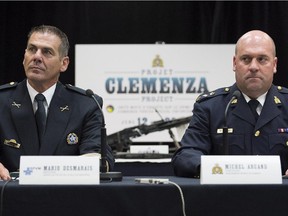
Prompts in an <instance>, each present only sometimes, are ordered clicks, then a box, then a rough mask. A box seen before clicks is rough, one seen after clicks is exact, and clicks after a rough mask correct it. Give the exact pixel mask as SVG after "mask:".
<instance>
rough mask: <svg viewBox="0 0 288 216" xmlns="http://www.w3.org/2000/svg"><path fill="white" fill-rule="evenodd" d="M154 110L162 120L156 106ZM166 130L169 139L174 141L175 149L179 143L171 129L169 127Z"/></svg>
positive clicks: (178, 146)
mask: <svg viewBox="0 0 288 216" xmlns="http://www.w3.org/2000/svg"><path fill="white" fill-rule="evenodd" d="M155 112H156V113H157V114H158V115H159V117H160V118H161V120H162V121H163V122H164V119H163V117H162V115H161V114H160V113H159V111H158V110H157V109H156V108H155ZM168 131H169V135H170V137H171V139H172V140H173V142H174V145H175V147H176V148H177V149H178V148H180V145H179V143H178V141H177V140H176V138H175V135H174V133H173V131H172V130H171V128H168Z"/></svg>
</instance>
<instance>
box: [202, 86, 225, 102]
mask: <svg viewBox="0 0 288 216" xmlns="http://www.w3.org/2000/svg"><path fill="white" fill-rule="evenodd" d="M229 93H230V88H229V87H225V88H219V89H216V90H215V91H211V92H208V93H203V94H201V95H199V96H198V97H197V99H196V102H198V103H199V102H202V101H205V100H207V99H209V98H213V97H216V96H219V95H225V94H229Z"/></svg>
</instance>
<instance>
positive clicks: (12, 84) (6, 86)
mask: <svg viewBox="0 0 288 216" xmlns="http://www.w3.org/2000/svg"><path fill="white" fill-rule="evenodd" d="M17 85H18V83H17V82H10V83H6V84H4V85H1V86H0V90H3V89H9V88H13V87H16V86H17Z"/></svg>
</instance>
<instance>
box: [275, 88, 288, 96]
mask: <svg viewBox="0 0 288 216" xmlns="http://www.w3.org/2000/svg"><path fill="white" fill-rule="evenodd" d="M277 89H278V91H279V92H280V93H284V94H288V88H285V87H282V86H277Z"/></svg>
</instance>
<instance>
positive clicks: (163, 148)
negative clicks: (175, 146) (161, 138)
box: [130, 145, 169, 154]
mask: <svg viewBox="0 0 288 216" xmlns="http://www.w3.org/2000/svg"><path fill="white" fill-rule="evenodd" d="M130 153H136V154H154V153H155V154H168V153H169V146H168V145H131V146H130Z"/></svg>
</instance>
